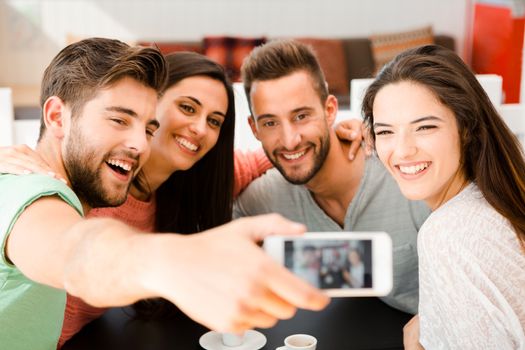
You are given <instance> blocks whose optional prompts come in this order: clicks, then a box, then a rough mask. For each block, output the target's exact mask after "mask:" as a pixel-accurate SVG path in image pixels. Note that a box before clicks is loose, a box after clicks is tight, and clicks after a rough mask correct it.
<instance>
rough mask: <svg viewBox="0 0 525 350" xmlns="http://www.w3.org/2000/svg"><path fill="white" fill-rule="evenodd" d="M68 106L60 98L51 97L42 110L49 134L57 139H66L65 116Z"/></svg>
mask: <svg viewBox="0 0 525 350" xmlns="http://www.w3.org/2000/svg"><path fill="white" fill-rule="evenodd" d="M65 109H66V105H65V103H64V101H62V99H61V98H60V97H58V96H51V97H49V98H48V99H47V100H46V102H45V103H44V107H43V108H42V118H43V120H44V124H45V125H46V130H47V132H49V133H51V134H52V135H53V136H55V137H57V138H63V137H64V114H65Z"/></svg>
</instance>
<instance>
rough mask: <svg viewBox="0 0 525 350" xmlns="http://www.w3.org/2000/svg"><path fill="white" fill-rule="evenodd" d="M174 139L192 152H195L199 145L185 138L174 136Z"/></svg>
mask: <svg viewBox="0 0 525 350" xmlns="http://www.w3.org/2000/svg"><path fill="white" fill-rule="evenodd" d="M175 140H176V141H177V142H178V143H179V145H181V146H184V147H185V148H187V149H189V150H190V151H192V152H195V151H196V150H197V149H198V148H199V146H197V145H195V144H193V143H191V142H190V141H188V140H186V139H183V138H182V137H175Z"/></svg>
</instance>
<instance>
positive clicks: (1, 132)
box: [0, 88, 15, 146]
mask: <svg viewBox="0 0 525 350" xmlns="http://www.w3.org/2000/svg"><path fill="white" fill-rule="evenodd" d="M12 101H13V98H12V91H11V89H10V88H0V146H11V145H12V144H13V142H14V126H13V124H14V120H15V118H14V113H13V102H12Z"/></svg>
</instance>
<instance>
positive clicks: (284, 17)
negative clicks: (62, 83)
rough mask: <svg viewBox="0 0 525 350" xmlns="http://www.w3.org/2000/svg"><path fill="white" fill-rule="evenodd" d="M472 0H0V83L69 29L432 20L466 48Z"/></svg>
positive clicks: (337, 25) (98, 31)
mask: <svg viewBox="0 0 525 350" xmlns="http://www.w3.org/2000/svg"><path fill="white" fill-rule="evenodd" d="M470 2H471V0H322V1H321V0H159V1H147V0H0V67H2V68H1V69H0V86H1V85H34V84H38V83H39V81H40V78H41V75H42V72H43V70H44V69H45V67H46V65H47V64H48V63H49V61H50V60H51V58H52V57H53V56H54V55H55V54H56V53H57V52H58V50H59V49H60V48H61V47H63V46H64V44H65V42H66V37H67V34H68V33H69V34H75V35H78V36H109V37H117V38H120V39H123V40H135V39H153V40H165V41H166V40H200V39H201V38H202V37H203V36H206V35H244V36H262V35H264V36H267V37H277V36H279V37H282V36H317V37H336V38H337V37H350V36H368V35H370V34H372V33H382V32H390V31H400V30H409V29H412V28H415V27H418V26H424V25H428V24H431V25H432V26H433V27H434V30H435V32H436V33H445V34H449V35H452V36H453V37H455V39H456V44H457V48H458V50H459V52H460V53H463V42H464V40H465V29H466V24H465V23H466V21H467V20H466V17H467V14H468V13H469V12H468V11H469V6H470Z"/></svg>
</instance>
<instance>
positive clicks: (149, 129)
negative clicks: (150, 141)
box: [146, 128, 157, 136]
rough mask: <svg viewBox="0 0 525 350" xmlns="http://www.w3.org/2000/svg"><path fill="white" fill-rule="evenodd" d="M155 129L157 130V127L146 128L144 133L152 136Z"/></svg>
mask: <svg viewBox="0 0 525 350" xmlns="http://www.w3.org/2000/svg"><path fill="white" fill-rule="evenodd" d="M155 131H157V128H146V135H148V136H153V135H155Z"/></svg>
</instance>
